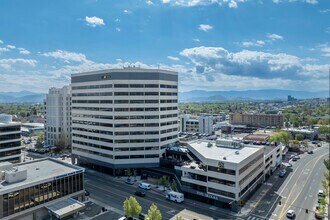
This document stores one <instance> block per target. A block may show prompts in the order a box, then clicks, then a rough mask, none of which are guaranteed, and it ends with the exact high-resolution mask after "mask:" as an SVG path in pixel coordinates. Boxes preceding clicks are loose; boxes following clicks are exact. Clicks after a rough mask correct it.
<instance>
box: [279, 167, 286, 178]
mask: <svg viewBox="0 0 330 220" xmlns="http://www.w3.org/2000/svg"><path fill="white" fill-rule="evenodd" d="M285 174H286V170H285V169H283V170H280V174H279V175H278V176H279V177H284V176H285Z"/></svg>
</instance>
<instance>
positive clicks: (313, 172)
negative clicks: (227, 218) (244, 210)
mask: <svg viewBox="0 0 330 220" xmlns="http://www.w3.org/2000/svg"><path fill="white" fill-rule="evenodd" d="M328 157H329V148H328V146H326V145H324V146H323V147H321V148H317V149H316V150H314V154H307V153H305V154H302V155H300V158H301V159H299V160H298V161H296V162H294V161H291V164H292V167H287V171H288V172H287V174H286V175H285V176H284V177H283V178H279V176H278V172H279V171H278V170H277V171H276V173H275V174H274V177H273V179H275V180H276V181H274V182H269V181H268V182H269V184H273V187H272V189H271V190H270V191H269V192H268V193H267V194H266V196H265V197H264V198H263V201H262V202H261V203H260V204H259V206H258V207H257V208H256V209H255V211H254V212H253V213H252V215H251V216H249V217H248V218H247V219H249V220H250V219H253V218H252V217H255V218H254V219H258V218H259V219H286V218H287V217H286V213H287V211H288V210H290V209H292V210H294V211H295V213H296V215H297V216H296V219H315V218H314V210H315V205H316V204H317V192H318V190H319V189H322V185H321V181H322V179H323V178H324V177H323V173H324V171H325V166H324V165H323V160H324V159H326V158H328ZM279 203H281V205H280V204H279ZM306 209H308V213H306Z"/></svg>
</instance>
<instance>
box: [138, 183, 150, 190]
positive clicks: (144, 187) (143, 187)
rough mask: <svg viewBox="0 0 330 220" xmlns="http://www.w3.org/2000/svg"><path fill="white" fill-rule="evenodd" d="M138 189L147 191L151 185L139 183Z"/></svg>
mask: <svg viewBox="0 0 330 220" xmlns="http://www.w3.org/2000/svg"><path fill="white" fill-rule="evenodd" d="M139 187H140V188H141V189H147V190H149V189H151V185H150V184H149V183H140V184H139Z"/></svg>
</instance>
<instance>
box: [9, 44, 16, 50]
mask: <svg viewBox="0 0 330 220" xmlns="http://www.w3.org/2000/svg"><path fill="white" fill-rule="evenodd" d="M7 47H8V48H9V49H15V48H16V47H15V46H14V45H10V44H8V45H7Z"/></svg>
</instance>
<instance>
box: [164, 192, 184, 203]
mask: <svg viewBox="0 0 330 220" xmlns="http://www.w3.org/2000/svg"><path fill="white" fill-rule="evenodd" d="M166 199H168V200H171V201H173V202H177V203H182V202H183V201H184V195H183V193H179V192H174V191H170V192H168V193H167V194H166Z"/></svg>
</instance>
